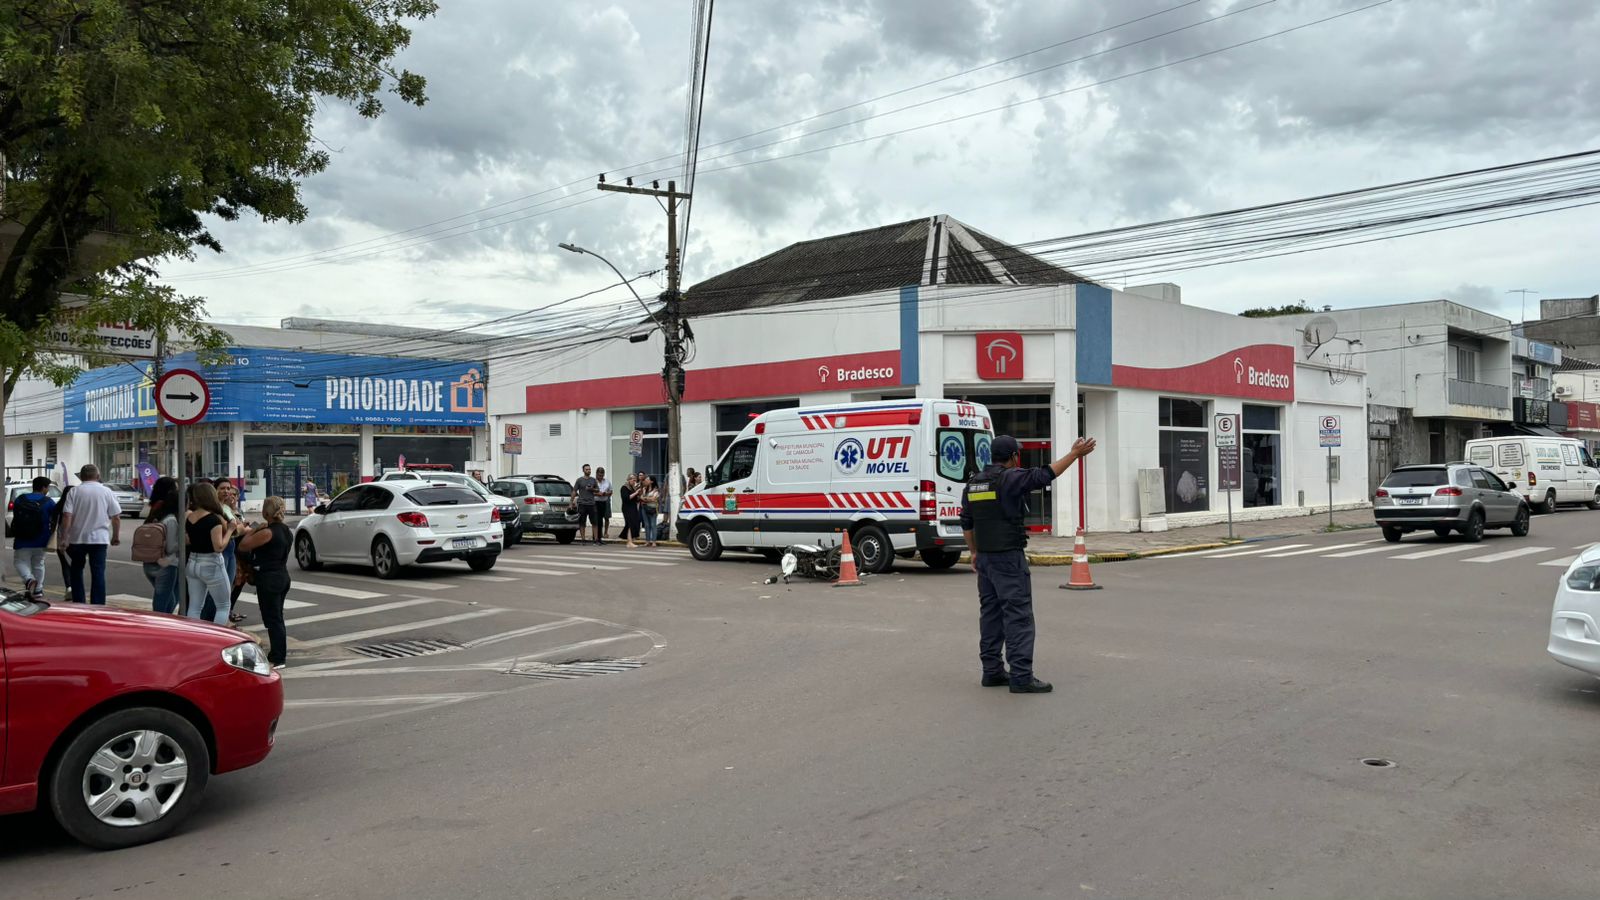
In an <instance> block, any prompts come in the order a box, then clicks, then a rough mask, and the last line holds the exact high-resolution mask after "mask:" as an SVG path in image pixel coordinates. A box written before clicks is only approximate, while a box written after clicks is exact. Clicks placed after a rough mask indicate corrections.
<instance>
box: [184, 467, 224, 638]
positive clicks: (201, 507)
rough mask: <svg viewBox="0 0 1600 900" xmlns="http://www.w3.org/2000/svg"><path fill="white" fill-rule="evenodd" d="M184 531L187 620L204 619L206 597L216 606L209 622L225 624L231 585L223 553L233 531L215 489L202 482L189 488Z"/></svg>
mask: <svg viewBox="0 0 1600 900" xmlns="http://www.w3.org/2000/svg"><path fill="white" fill-rule="evenodd" d="M183 530H184V535H185V537H186V538H187V539H188V544H189V564H188V566H187V568H186V569H185V571H184V577H185V578H187V579H188V580H189V609H188V615H189V618H191V619H199V618H203V617H204V616H203V614H202V612H203V610H204V609H205V606H206V598H207V596H209V597H210V598H211V600H212V602H213V603H215V604H216V612H215V613H213V614H212V616H211V621H212V622H215V623H216V624H218V625H226V624H228V610H229V603H228V598H229V596H230V592H231V591H232V588H233V586H232V585H231V584H229V583H228V564H227V563H226V562H225V561H224V560H223V558H222V551H223V548H225V547H227V546H228V541H229V540H231V539H232V529H231V528H230V527H229V525H228V523H227V520H226V519H225V518H224V517H223V512H222V502H221V501H219V500H218V499H217V489H216V488H214V487H212V486H211V485H209V484H206V483H205V482H203V481H202V482H198V483H196V484H193V485H190V487H189V514H188V515H186V516H185V517H184V528H183Z"/></svg>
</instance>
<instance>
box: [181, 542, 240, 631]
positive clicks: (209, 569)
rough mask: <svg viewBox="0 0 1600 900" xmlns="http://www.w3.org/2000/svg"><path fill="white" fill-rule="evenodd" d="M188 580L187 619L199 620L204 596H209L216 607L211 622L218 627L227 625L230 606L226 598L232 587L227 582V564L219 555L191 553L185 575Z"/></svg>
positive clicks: (203, 606) (203, 605)
mask: <svg viewBox="0 0 1600 900" xmlns="http://www.w3.org/2000/svg"><path fill="white" fill-rule="evenodd" d="M185 577H186V578H188V579H189V618H191V619H198V618H201V610H203V609H204V608H205V606H206V595H208V594H209V595H210V596H211V598H212V600H213V601H214V602H215V603H216V605H217V611H216V613H215V614H214V615H212V617H211V621H213V622H215V623H217V624H218V625H226V624H228V612H229V608H230V606H231V604H230V603H229V600H228V598H229V597H230V596H231V595H232V593H233V586H232V584H231V583H229V581H228V564H227V563H226V562H224V561H223V559H222V554H221V553H191V554H189V567H188V571H187V572H186V573H185Z"/></svg>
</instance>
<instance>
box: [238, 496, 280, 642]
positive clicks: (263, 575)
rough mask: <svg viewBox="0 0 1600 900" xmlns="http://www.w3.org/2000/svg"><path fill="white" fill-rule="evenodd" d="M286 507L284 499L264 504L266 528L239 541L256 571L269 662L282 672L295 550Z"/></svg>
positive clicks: (257, 592) (240, 549)
mask: <svg viewBox="0 0 1600 900" xmlns="http://www.w3.org/2000/svg"><path fill="white" fill-rule="evenodd" d="M286 509H287V504H285V503H284V502H283V498H282V497H268V498H267V499H266V500H263V501H262V502H261V518H262V519H264V520H266V525H265V526H264V527H261V528H257V529H255V530H254V531H252V532H250V534H248V535H246V536H245V538H244V539H243V540H241V541H239V552H240V554H241V559H243V558H244V557H245V556H248V557H249V559H250V561H251V564H252V567H253V569H254V577H255V581H254V584H255V586H256V604H257V605H258V606H260V608H261V624H262V625H265V626H266V628H267V640H268V641H269V642H270V644H271V646H270V647H269V648H268V649H267V662H269V663H271V664H272V667H273V668H274V669H281V668H283V667H284V665H285V664H286V663H287V661H288V639H289V638H288V635H287V633H286V632H285V630H284V627H283V601H284V598H285V597H287V596H288V595H289V554H290V552H291V551H292V550H293V548H294V532H292V531H290V530H289V526H287V525H285V524H284V523H283V516H284V513H285V511H286Z"/></svg>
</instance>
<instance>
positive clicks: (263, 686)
mask: <svg viewBox="0 0 1600 900" xmlns="http://www.w3.org/2000/svg"><path fill="white" fill-rule="evenodd" d="M0 660H4V664H3V665H0V697H3V698H4V699H5V701H6V702H5V703H3V704H0V738H4V739H3V740H0V762H3V763H4V765H3V766H0V773H3V774H0V814H13V813H24V812H29V811H31V810H34V809H41V810H43V809H47V810H49V811H50V813H51V815H53V816H54V817H55V819H56V821H58V822H60V823H61V827H62V828H63V829H65V830H66V832H67V833H68V834H70V835H71V836H72V837H74V838H76V839H77V840H79V841H81V842H83V843H85V844H88V845H89V846H91V847H98V848H101V849H106V850H110V849H116V848H120V847H130V846H133V845H134V844H142V843H145V842H147V841H154V840H159V839H161V838H164V837H166V836H167V835H169V834H171V833H172V832H173V831H174V830H175V829H176V828H178V827H179V826H180V825H182V824H183V821H184V820H185V819H187V818H188V817H189V816H190V815H191V814H192V813H193V812H194V811H195V809H197V808H198V807H199V806H200V798H201V795H203V794H204V793H205V789H206V782H207V781H208V780H209V779H210V777H211V776H212V775H220V774H222V773H223V772H231V771H233V770H235V769H242V768H244V767H246V766H252V765H255V764H256V763H258V762H260V761H261V760H263V759H265V758H266V756H267V754H268V753H269V752H270V751H271V750H272V742H273V735H274V733H275V732H276V730H277V727H278V717H279V716H280V715H282V713H283V684H282V682H281V681H279V678H278V674H277V673H276V672H274V671H273V670H272V667H271V666H270V665H268V664H267V658H266V654H265V653H264V652H263V651H262V649H261V647H260V645H258V644H257V643H256V642H255V641H253V640H250V639H249V638H248V637H246V636H245V635H242V634H240V633H239V632H237V631H233V630H231V629H228V628H221V627H219V626H215V625H210V624H207V623H203V622H198V621H194V620H191V619H185V618H179V617H177V616H168V615H160V614H157V613H148V612H135V611H131V610H124V609H117V608H116V607H107V606H84V605H82V604H75V603H64V604H60V605H54V604H51V603H47V602H45V601H42V600H33V599H29V598H26V597H24V596H22V595H21V594H18V593H15V592H13V591H7V590H4V589H0Z"/></svg>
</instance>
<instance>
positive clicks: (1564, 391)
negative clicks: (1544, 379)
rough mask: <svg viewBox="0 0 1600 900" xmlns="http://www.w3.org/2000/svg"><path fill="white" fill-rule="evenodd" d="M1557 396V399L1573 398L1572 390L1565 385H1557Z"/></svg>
mask: <svg viewBox="0 0 1600 900" xmlns="http://www.w3.org/2000/svg"><path fill="white" fill-rule="evenodd" d="M1556 396H1557V397H1571V396H1572V388H1570V387H1568V386H1566V385H1564V384H1558V385H1556Z"/></svg>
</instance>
